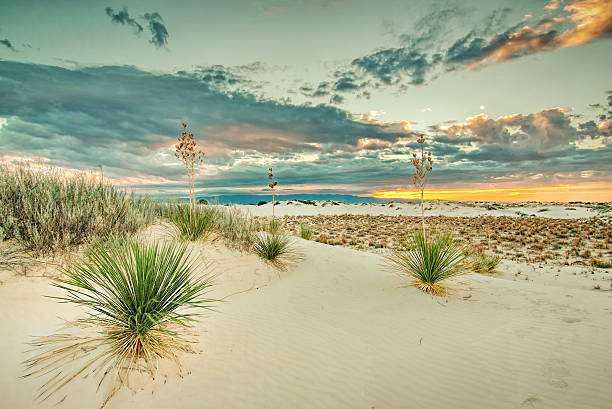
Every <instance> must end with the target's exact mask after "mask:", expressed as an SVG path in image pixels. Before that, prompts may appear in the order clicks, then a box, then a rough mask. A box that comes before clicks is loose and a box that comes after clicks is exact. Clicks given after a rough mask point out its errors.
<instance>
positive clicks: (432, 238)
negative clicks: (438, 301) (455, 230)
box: [386, 232, 465, 296]
mask: <svg viewBox="0 0 612 409" xmlns="http://www.w3.org/2000/svg"><path fill="white" fill-rule="evenodd" d="M386 259H387V263H388V264H387V265H388V267H389V268H390V269H391V270H392V271H395V272H397V273H399V274H401V275H403V276H407V277H409V278H411V279H412V283H411V285H413V286H415V287H417V288H418V289H420V290H421V291H423V292H425V293H427V294H431V295H437V296H438V295H440V296H441V295H447V294H448V290H447V288H446V287H445V286H444V285H443V284H441V283H440V282H441V281H443V280H445V279H447V278H450V277H453V276H455V275H458V274H461V273H462V272H463V270H464V268H465V250H464V248H463V246H462V245H460V244H459V243H458V242H457V241H455V240H453V238H452V237H451V236H450V234H446V233H445V234H431V235H429V236H427V237H426V236H425V235H424V234H423V233H422V232H418V233H416V234H414V235H413V236H412V237H410V238H409V239H408V240H406V241H404V242H403V243H401V245H400V246H398V247H397V248H396V249H393V250H392V253H391V255H389V256H387V257H386Z"/></svg>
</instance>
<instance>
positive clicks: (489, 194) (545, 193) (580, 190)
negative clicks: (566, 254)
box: [370, 183, 612, 202]
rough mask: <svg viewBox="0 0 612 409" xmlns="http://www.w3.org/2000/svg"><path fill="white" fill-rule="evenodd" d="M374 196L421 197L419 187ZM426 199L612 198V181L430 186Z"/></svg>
mask: <svg viewBox="0 0 612 409" xmlns="http://www.w3.org/2000/svg"><path fill="white" fill-rule="evenodd" d="M370 196H372V197H375V198H377V199H420V193H419V192H418V191H416V190H382V191H376V192H374V193H372V194H371V195H370ZM425 199H426V200H465V201H493V202H526V201H537V202H571V201H583V202H609V201H612V183H599V184H588V185H563V186H532V187H500V188H482V189H479V188H474V189H456V190H455V189H444V190H436V189H429V190H426V191H425Z"/></svg>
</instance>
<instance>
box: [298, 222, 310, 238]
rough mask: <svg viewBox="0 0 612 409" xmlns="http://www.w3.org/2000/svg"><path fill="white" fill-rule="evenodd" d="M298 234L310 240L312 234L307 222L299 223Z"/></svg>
mask: <svg viewBox="0 0 612 409" xmlns="http://www.w3.org/2000/svg"><path fill="white" fill-rule="evenodd" d="M299 234H300V237H301V238H303V239H304V240H312V237H313V236H314V233H313V231H312V229H311V228H310V226H308V225H307V224H300V231H299Z"/></svg>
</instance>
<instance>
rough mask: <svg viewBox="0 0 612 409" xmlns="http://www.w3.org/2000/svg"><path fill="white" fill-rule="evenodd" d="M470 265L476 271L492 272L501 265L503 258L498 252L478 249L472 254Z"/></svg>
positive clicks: (481, 272) (482, 272)
mask: <svg viewBox="0 0 612 409" xmlns="http://www.w3.org/2000/svg"><path fill="white" fill-rule="evenodd" d="M469 258H470V260H469V267H470V270H472V271H473V272H475V273H479V274H491V273H494V272H495V269H496V268H497V266H498V265H499V262H500V261H501V258H500V257H499V256H498V255H496V254H486V253H484V252H480V251H477V252H475V253H473V254H471V255H470V257H469Z"/></svg>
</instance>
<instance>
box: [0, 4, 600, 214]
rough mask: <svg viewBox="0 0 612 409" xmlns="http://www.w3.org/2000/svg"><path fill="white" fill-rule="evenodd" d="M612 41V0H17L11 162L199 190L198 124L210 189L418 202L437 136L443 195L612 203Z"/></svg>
mask: <svg viewBox="0 0 612 409" xmlns="http://www.w3.org/2000/svg"><path fill="white" fill-rule="evenodd" d="M31 21H36V24H35V25H33V26H32V25H31V24H27V22H31ZM229 23H231V24H229ZM230 26H231V28H230ZM312 27H317V29H316V30H313V29H312ZM611 51H612V2H609V1H606V0H566V1H563V0H552V1H548V0H547V1H527V0H521V1H513V2H507V1H487V2H485V1H479V0H469V1H466V2H452V1H451V2H446V3H437V2H429V1H417V2H414V3H411V4H405V2H402V1H400V0H388V1H382V2H379V3H376V4H372V3H369V2H366V1H362V0H356V1H354V2H349V3H346V2H334V1H326V0H312V1H307V2H291V1H277V0H264V1H261V2H256V3H252V2H246V1H235V2H228V3H222V4H220V3H218V2H214V1H203V2H196V1H185V2H183V3H181V5H180V7H176V5H172V4H167V3H165V2H162V1H157V0H155V1H151V2H147V3H146V4H143V3H141V2H135V1H124V2H120V3H119V2H115V1H108V2H106V3H97V2H91V1H85V2H79V3H78V4H74V3H72V2H70V3H69V2H68V1H65V0H62V1H59V2H56V3H54V4H53V5H50V4H46V3H41V2H35V1H31V0H26V1H19V2H17V1H12V2H5V3H3V4H2V5H1V6H0V94H1V95H3V98H2V99H0V165H5V166H13V165H16V164H22V163H29V164H37V165H38V166H41V167H44V168H56V169H61V170H62V171H65V172H67V173H71V172H76V171H86V172H100V173H101V174H102V175H103V176H104V178H105V179H108V180H109V181H110V182H111V183H113V184H115V185H116V186H118V187H121V188H125V189H128V190H129V191H131V192H134V193H137V194H146V195H150V196H154V197H181V196H186V191H187V187H186V179H185V171H184V169H183V168H182V167H181V164H180V162H179V161H178V160H177V159H176V158H175V157H174V145H175V143H176V139H177V137H179V136H180V132H181V130H182V129H181V123H183V122H186V123H187V124H188V125H189V130H190V131H191V132H193V133H194V134H195V138H196V140H197V141H198V144H199V145H200V146H201V147H202V149H203V150H204V152H205V154H206V156H205V160H204V164H203V165H202V166H200V167H199V169H198V174H197V179H196V182H197V183H196V195H197V196H198V197H215V196H217V197H228V196H232V195H234V196H240V195H243V196H249V195H250V196H253V197H255V196H262V197H264V196H269V195H270V192H268V191H267V190H266V188H265V186H266V185H267V183H268V180H267V169H268V168H269V167H272V168H273V169H274V174H275V177H276V180H278V183H279V185H278V191H277V192H276V195H278V196H281V197H282V196H291V195H293V196H295V195H305V196H312V197H324V196H330V197H332V196H343V195H345V196H346V197H351V198H357V197H362V198H364V199H363V200H367V201H375V202H376V201H380V200H381V201H392V200H414V199H418V195H419V193H417V191H416V190H415V188H414V187H413V186H412V185H411V177H412V173H413V168H412V164H411V162H410V159H411V158H412V154H413V153H416V152H418V151H419V150H420V145H419V143H418V142H417V139H418V137H419V135H422V134H424V135H425V140H426V141H425V149H426V150H427V151H431V152H432V154H433V158H434V164H433V171H432V172H431V173H430V178H429V181H428V185H427V188H426V190H425V199H427V200H453V201H492V202H527V201H535V202H579V201H583V202H610V201H612V178H611V177H610V176H611V175H612V163H610V162H611V161H610V158H612V140H611V136H612V130H611V129H612V79H611V77H610V75H609V67H610V66H612V52H611ZM275 190H276V189H275ZM585 198H588V200H586V201H585V200H584V199H585Z"/></svg>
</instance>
